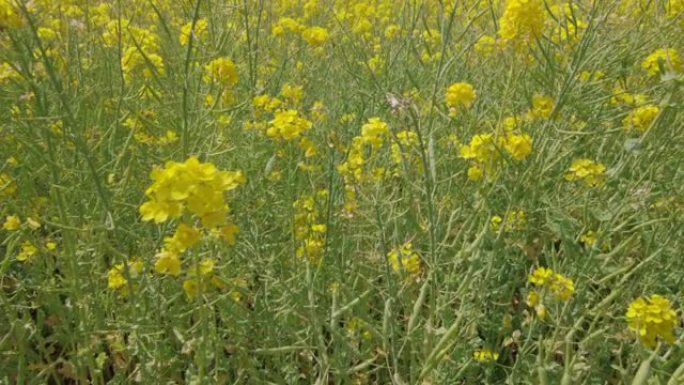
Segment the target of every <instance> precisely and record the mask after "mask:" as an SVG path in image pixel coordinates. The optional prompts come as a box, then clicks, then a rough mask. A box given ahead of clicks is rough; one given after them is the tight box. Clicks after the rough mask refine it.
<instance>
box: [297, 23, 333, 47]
mask: <svg viewBox="0 0 684 385" xmlns="http://www.w3.org/2000/svg"><path fill="white" fill-rule="evenodd" d="M328 36H329V33H328V30H327V29H325V28H323V27H317V26H316V27H309V28H306V29H305V30H303V31H302V38H303V39H304V40H305V41H306V42H307V43H308V44H309V45H310V46H312V47H320V46H322V45H323V44H325V42H326V41H328Z"/></svg>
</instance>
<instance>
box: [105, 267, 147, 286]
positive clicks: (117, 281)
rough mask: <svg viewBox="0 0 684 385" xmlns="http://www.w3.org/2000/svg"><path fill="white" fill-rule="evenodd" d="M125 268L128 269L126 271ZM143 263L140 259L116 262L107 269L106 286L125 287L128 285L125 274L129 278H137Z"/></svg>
mask: <svg viewBox="0 0 684 385" xmlns="http://www.w3.org/2000/svg"><path fill="white" fill-rule="evenodd" d="M126 269H128V271H127V272H126ZM142 270H143V264H142V261H137V260H136V261H132V262H127V263H126V264H124V263H117V264H115V265H114V266H112V268H111V269H109V272H107V287H109V288H110V289H124V291H125V289H126V285H128V280H127V279H126V274H128V275H129V277H130V278H137V277H138V275H140V273H142Z"/></svg>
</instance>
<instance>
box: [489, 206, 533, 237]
mask: <svg viewBox="0 0 684 385" xmlns="http://www.w3.org/2000/svg"><path fill="white" fill-rule="evenodd" d="M502 223H503V224H504V230H505V231H506V232H512V231H515V230H521V229H524V228H525V226H526V225H527V216H526V214H525V212H524V211H523V210H512V211H509V212H508V213H507V214H506V218H505V219H504V218H501V217H500V216H498V215H494V216H492V219H491V220H490V221H489V228H490V230H492V231H494V232H498V231H499V229H500V228H501V224H502Z"/></svg>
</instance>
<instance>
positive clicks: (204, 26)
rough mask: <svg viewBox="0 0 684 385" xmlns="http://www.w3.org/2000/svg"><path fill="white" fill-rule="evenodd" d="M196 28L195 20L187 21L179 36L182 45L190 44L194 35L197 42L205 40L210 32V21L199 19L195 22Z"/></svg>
mask: <svg viewBox="0 0 684 385" xmlns="http://www.w3.org/2000/svg"><path fill="white" fill-rule="evenodd" d="M194 24H195V25H194V27H195V28H194V29H193V22H191V21H189V22H187V23H185V24H184V25H183V26H182V27H181V30H180V35H179V37H178V41H179V42H180V44H181V45H182V46H186V45H188V43H189V42H190V37H191V36H192V38H193V40H194V41H195V42H197V41H202V40H204V39H205V38H206V37H207V35H208V34H209V33H208V28H209V23H208V22H207V20H206V19H202V18H200V19H197V21H196V22H195V23H194Z"/></svg>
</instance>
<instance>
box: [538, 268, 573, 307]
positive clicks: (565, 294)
mask: <svg viewBox="0 0 684 385" xmlns="http://www.w3.org/2000/svg"><path fill="white" fill-rule="evenodd" d="M528 282H529V283H531V284H532V285H534V286H535V287H536V289H532V290H530V291H529V292H528V294H527V305H528V306H529V307H531V308H534V309H535V311H536V313H537V316H538V317H539V318H541V319H544V318H546V306H544V304H543V298H544V296H545V295H546V294H550V295H551V296H552V297H553V298H554V299H556V300H560V301H567V300H569V299H570V297H572V295H573V294H574V293H575V284H574V283H573V282H572V279H570V278H567V277H565V276H563V275H561V274H559V273H556V272H554V271H553V270H551V269H549V268H546V267H538V268H536V269H535V270H534V271H533V272H532V274H530V275H529V277H528Z"/></svg>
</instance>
